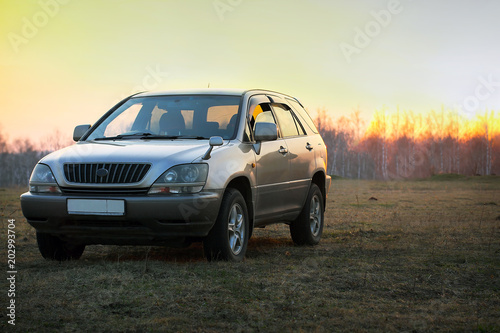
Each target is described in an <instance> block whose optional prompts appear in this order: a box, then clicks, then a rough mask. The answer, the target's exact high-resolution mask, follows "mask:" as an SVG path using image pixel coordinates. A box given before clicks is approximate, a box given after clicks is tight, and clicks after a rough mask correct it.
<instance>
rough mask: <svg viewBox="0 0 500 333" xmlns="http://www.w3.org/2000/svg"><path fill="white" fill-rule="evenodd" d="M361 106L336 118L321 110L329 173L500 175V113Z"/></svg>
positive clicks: (351, 175)
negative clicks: (367, 114)
mask: <svg viewBox="0 0 500 333" xmlns="http://www.w3.org/2000/svg"><path fill="white" fill-rule="evenodd" d="M360 113H361V112H360V110H354V111H353V112H352V114H351V115H350V116H348V117H345V116H342V117H340V118H338V119H336V120H335V121H333V120H332V119H331V118H330V117H329V114H328V112H327V111H326V110H319V112H318V114H317V117H316V118H315V123H316V125H317V127H318V130H319V131H320V133H321V135H322V136H323V139H324V141H325V143H326V145H327V147H328V173H329V174H332V175H337V176H341V177H346V178H358V179H385V180H388V179H406V178H408V179H414V178H425V177H429V176H432V175H435V174H442V173H455V174H463V175H469V176H473V175H495V174H500V117H499V116H498V115H497V114H495V112H494V111H488V112H485V113H484V114H482V115H478V116H476V118H474V119H468V118H467V117H466V116H464V115H461V114H460V113H458V112H457V111H454V110H448V109H445V108H444V107H443V108H442V109H441V110H440V111H435V110H433V111H430V112H428V113H427V114H416V113H414V112H412V111H400V110H399V109H397V110H395V111H394V112H390V111H389V110H387V109H379V110H376V111H375V113H374V115H373V118H372V120H371V121H370V123H368V124H365V123H364V121H363V119H362V118H361V116H360Z"/></svg>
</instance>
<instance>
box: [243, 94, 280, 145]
mask: <svg viewBox="0 0 500 333" xmlns="http://www.w3.org/2000/svg"><path fill="white" fill-rule="evenodd" d="M249 112H250V113H249V115H248V124H249V126H248V127H247V130H246V133H247V136H248V139H249V141H251V140H253V132H254V129H255V124H257V123H275V124H277V123H276V119H275V118H274V115H273V112H272V110H271V106H270V105H269V103H261V104H258V105H256V106H252V109H251V110H249ZM249 129H250V130H249ZM249 132H251V133H249ZM250 134H251V135H250ZM278 136H280V135H279V129H278Z"/></svg>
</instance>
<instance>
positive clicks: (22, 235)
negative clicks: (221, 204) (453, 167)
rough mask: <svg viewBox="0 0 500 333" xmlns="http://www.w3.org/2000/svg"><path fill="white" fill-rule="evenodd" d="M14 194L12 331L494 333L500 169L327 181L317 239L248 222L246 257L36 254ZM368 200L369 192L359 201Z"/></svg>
mask: <svg viewBox="0 0 500 333" xmlns="http://www.w3.org/2000/svg"><path fill="white" fill-rule="evenodd" d="M21 192H22V190H21V189H1V190H0V203H1V204H0V205H1V207H0V209H1V215H2V217H1V226H2V228H1V235H0V237H1V238H0V243H1V248H0V256H2V258H3V259H2V261H1V262H2V263H3V265H2V267H3V268H2V270H3V273H2V275H3V276H4V277H3V278H1V280H0V281H1V282H0V289H1V296H0V302H1V303H0V304H1V306H0V307H1V308H2V309H3V310H0V311H1V312H0V331H2V332H7V331H13V328H14V327H11V325H9V324H8V323H7V320H8V319H9V318H7V317H6V314H7V310H6V307H7V305H8V301H9V299H8V298H7V290H8V288H9V286H8V284H7V281H6V277H7V273H6V272H7V270H8V268H7V264H6V262H7V253H6V248H7V246H6V245H7V239H6V238H7V236H6V235H7V221H8V219H9V218H14V219H15V220H16V229H15V230H16V251H17V252H16V259H17V262H16V264H17V270H18V274H17V280H16V298H15V300H16V326H15V329H16V331H23V332H55V331H58V332H79V331H88V332H92V331H94V332H149V331H151V332H156V331H166V332H177V331H179V332H229V331H230V332H333V331H349V332H351V331H353V332H365V331H378V332H427V331H431V332H440V331H441V332H498V331H500V177H474V178H465V177H458V176H457V177H452V176H446V175H445V176H439V177H434V178H432V179H428V180H422V181H394V182H377V181H355V180H338V179H336V180H334V182H333V185H332V190H331V192H330V195H329V197H328V205H327V207H328V208H327V212H326V215H325V218H326V226H325V229H324V232H323V238H322V241H321V243H320V244H319V245H318V246H316V247H296V246H294V245H293V244H292V242H291V239H290V236H289V232H288V228H287V227H286V226H282V225H276V226H272V227H268V228H266V229H258V230H256V232H255V233H254V236H253V238H252V240H251V243H250V245H249V248H248V252H247V258H246V260H245V261H244V262H243V263H237V264H235V263H207V262H206V261H205V259H204V257H203V253H202V247H201V246H199V245H193V246H191V247H190V248H187V249H168V248H161V247H117V246H89V247H87V249H86V251H85V253H84V254H83V256H82V258H81V259H80V260H79V261H74V262H62V263H59V262H50V261H46V260H44V259H43V258H42V257H41V256H40V254H39V253H38V249H37V246H36V241H35V232H34V230H33V229H32V228H31V227H29V225H27V223H26V221H25V220H24V218H23V217H22V214H21V211H20V205H19V199H18V197H19V194H20V193H21ZM371 197H373V198H376V199H377V200H369V198H371Z"/></svg>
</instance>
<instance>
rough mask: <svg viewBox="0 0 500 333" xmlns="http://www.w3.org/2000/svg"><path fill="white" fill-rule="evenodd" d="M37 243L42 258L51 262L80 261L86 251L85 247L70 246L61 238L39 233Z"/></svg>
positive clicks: (78, 245) (79, 245)
mask: <svg viewBox="0 0 500 333" xmlns="http://www.w3.org/2000/svg"><path fill="white" fill-rule="evenodd" d="M36 241H37V243H38V249H39V250H40V253H41V254H42V257H44V258H45V259H50V260H58V261H65V260H76V259H80V257H81V256H82V254H83V251H85V245H82V244H68V243H66V242H64V241H62V240H61V239H60V238H59V237H56V236H52V235H50V234H44V233H40V232H37V233H36Z"/></svg>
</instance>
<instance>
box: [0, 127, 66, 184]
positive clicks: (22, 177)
mask: <svg viewBox="0 0 500 333" xmlns="http://www.w3.org/2000/svg"><path fill="white" fill-rule="evenodd" d="M70 144H71V141H70V140H69V138H66V137H65V136H64V135H62V134H61V133H60V132H59V131H58V130H56V131H54V132H53V133H52V134H50V135H48V136H46V137H44V138H42V139H41V140H40V141H39V142H38V145H36V144H35V143H33V141H31V140H29V139H15V140H14V141H12V142H8V141H7V137H6V136H5V135H4V134H3V133H2V132H1V131H0V187H10V186H26V187H27V186H28V181H29V177H30V175H31V171H32V170H33V168H34V167H35V165H36V163H37V162H38V161H39V160H40V159H41V158H42V157H43V156H45V155H47V154H48V153H50V152H52V151H55V150H58V149H60V148H63V147H66V146H68V145H70Z"/></svg>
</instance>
